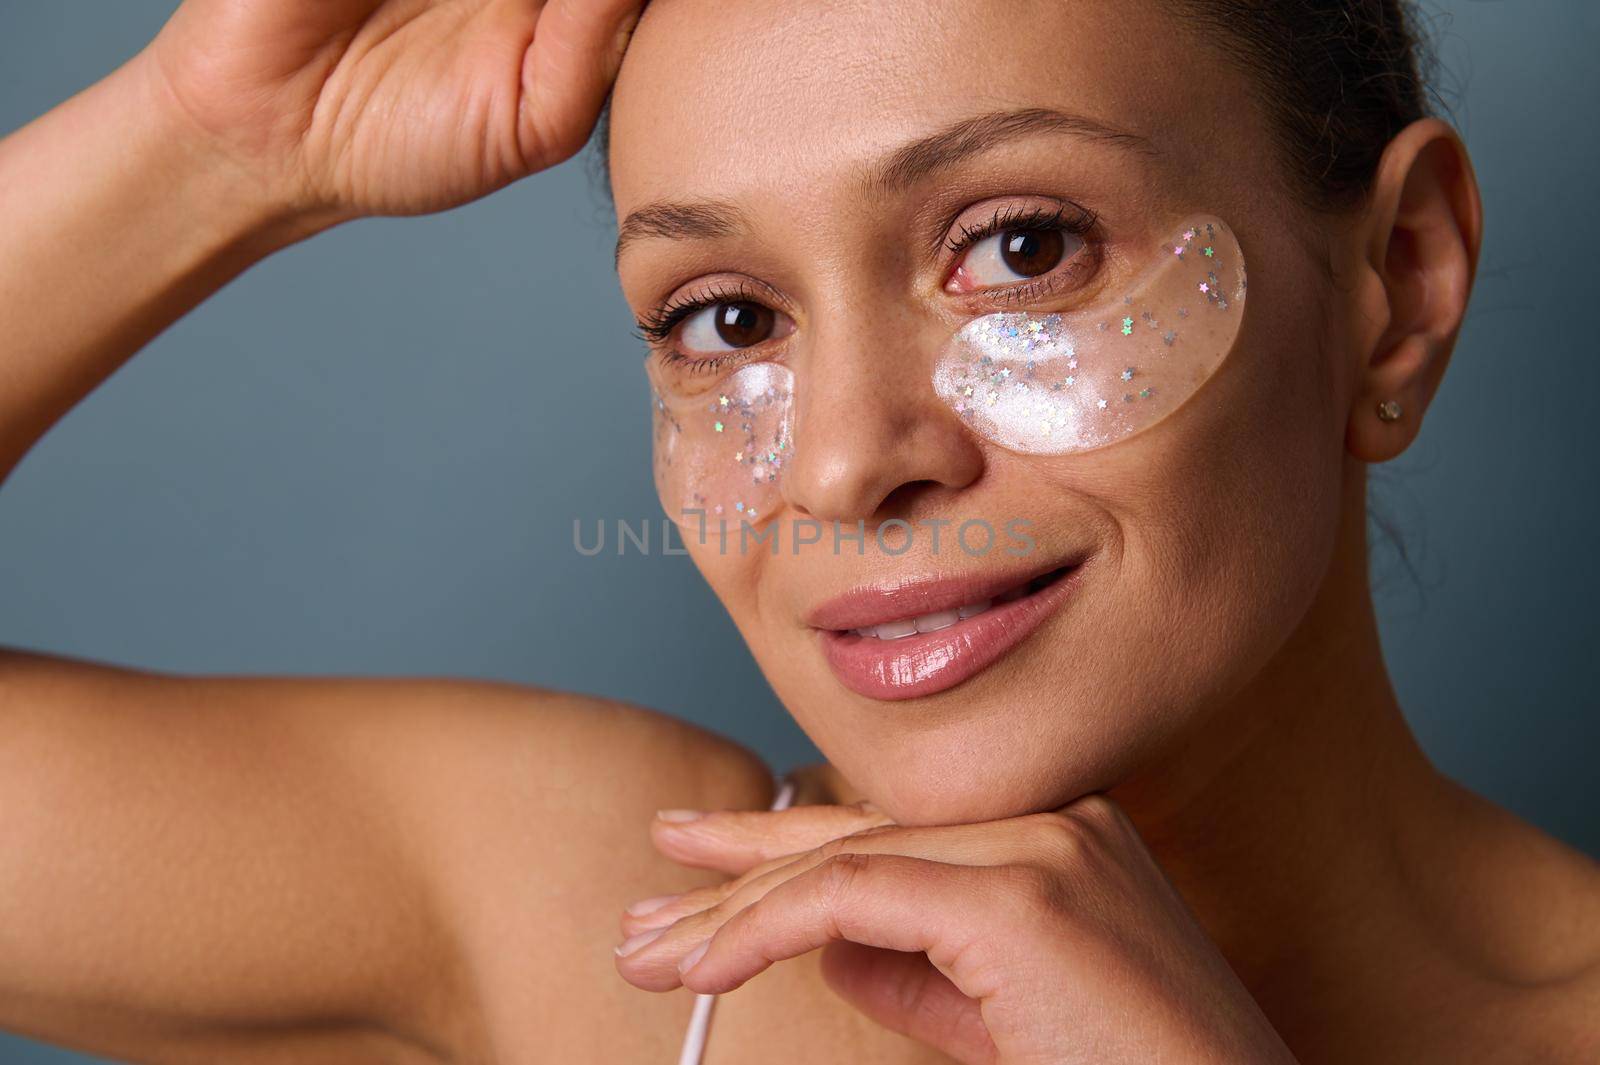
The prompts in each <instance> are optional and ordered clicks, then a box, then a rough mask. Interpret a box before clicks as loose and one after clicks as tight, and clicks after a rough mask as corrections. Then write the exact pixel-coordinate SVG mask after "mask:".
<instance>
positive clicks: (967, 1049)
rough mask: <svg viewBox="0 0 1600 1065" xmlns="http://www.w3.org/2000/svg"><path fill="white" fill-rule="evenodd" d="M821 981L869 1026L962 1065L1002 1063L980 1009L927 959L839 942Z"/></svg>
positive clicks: (826, 954) (828, 952) (825, 954)
mask: <svg viewBox="0 0 1600 1065" xmlns="http://www.w3.org/2000/svg"><path fill="white" fill-rule="evenodd" d="M822 979H823V981H824V982H826V983H827V985H828V986H829V987H831V988H832V989H833V990H834V993H835V994H837V995H838V996H839V997H840V998H842V999H844V1000H845V1001H846V1002H848V1003H850V1005H852V1006H854V1007H855V1008H856V1009H857V1010H860V1011H861V1013H862V1014H864V1015H865V1016H866V1017H867V1018H868V1019H869V1020H872V1021H875V1022H876V1023H878V1024H880V1025H882V1026H883V1027H885V1028H888V1029H889V1030H890V1031H894V1032H899V1033H900V1034H901V1035H903V1036H906V1037H908V1038H911V1039H914V1040H916V1041H917V1042H919V1043H923V1044H925V1045H927V1046H932V1047H938V1048H939V1049H940V1050H942V1051H944V1052H945V1053H946V1054H948V1055H950V1056H951V1057H953V1058H955V1059H956V1060H957V1061H959V1062H962V1065H993V1063H994V1062H995V1061H996V1060H997V1058H998V1057H999V1051H998V1049H997V1048H996V1047H995V1045H994V1040H993V1039H992V1038H990V1036H989V1028H988V1026H987V1025H985V1024H984V1023H983V1014H982V1012H981V1011H980V1010H979V1009H978V1006H977V1003H975V1002H974V1001H973V1000H972V999H970V998H968V997H967V996H966V995H963V994H962V993H961V991H960V989H959V988H957V987H956V985H955V984H952V983H951V982H950V978H949V977H947V976H945V975H944V973H941V972H940V971H939V970H938V969H935V968H934V967H933V964H932V963H931V962H929V961H928V957H927V955H925V954H914V953H911V952H910V951H899V950H882V949H880V948H878V947H867V946H862V945H861V944H860V943H852V942H850V941H849V940H848V939H841V940H838V941H837V942H834V943H829V944H828V945H827V946H826V947H824V948H823V949H822Z"/></svg>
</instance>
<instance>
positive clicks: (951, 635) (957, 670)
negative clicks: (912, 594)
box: [821, 566, 1082, 699]
mask: <svg viewBox="0 0 1600 1065" xmlns="http://www.w3.org/2000/svg"><path fill="white" fill-rule="evenodd" d="M1081 572H1082V567H1081V566H1078V567H1074V568H1073V569H1072V570H1071V571H1070V572H1068V573H1067V574H1065V575H1064V576H1062V577H1061V578H1060V579H1059V580H1057V581H1056V582H1055V583H1054V584H1051V585H1049V586H1048V587H1045V588H1042V589H1040V590H1039V591H1037V592H1034V593H1033V594H1032V595H1025V596H1023V597H1022V598H1021V599H1014V600H1012V601H1011V602H1009V603H998V604H996V605H995V606H992V607H990V608H989V609H988V610H985V611H984V612H983V613H981V614H978V615H977V616H975V617H970V618H965V619H963V620H961V621H958V622H956V623H955V624H954V625H951V626H950V627H948V628H944V629H939V630H938V631H936V632H919V633H918V634H917V635H915V636H906V637H904V638H902V639H899V640H880V639H876V638H875V637H872V636H859V635H857V634H856V633H853V632H836V631H831V630H830V631H825V632H823V633H822V634H821V635H822V653H823V655H824V657H826V658H827V660H828V665H829V666H830V667H831V668H832V669H833V674H834V676H836V677H838V678H839V682H840V683H841V684H843V685H844V686H845V687H846V688H849V689H850V690H851V691H853V692H855V693H856V694H857V695H865V696H867V697H868V698H870V699H916V698H918V697H920V696H924V695H933V694H935V693H936V692H942V691H945V690H947V689H949V688H954V687H955V686H956V685H957V684H960V683H961V682H962V681H964V680H966V679H967V678H968V677H971V676H974V675H975V674H977V673H979V672H981V671H982V670H984V669H987V668H988V667H989V666H990V665H993V664H994V663H995V662H997V661H999V660H1000V658H1001V657H1003V656H1004V655H1005V654H1006V652H1007V651H1010V650H1011V649H1012V648H1013V647H1015V646H1016V645H1017V644H1019V643H1021V642H1022V641H1023V640H1025V639H1027V637H1028V636H1029V634H1031V633H1032V632H1033V631H1034V630H1035V629H1037V628H1038V627H1039V626H1040V625H1042V624H1043V623H1044V621H1045V619H1046V618H1048V617H1049V616H1050V615H1051V614H1052V613H1054V612H1055V610H1056V608H1057V607H1059V606H1060V605H1061V604H1062V603H1063V602H1065V601H1066V599H1067V597H1068V596H1069V595H1071V594H1072V589H1073V587H1074V586H1075V585H1076V584H1077V583H1078V574H1079V573H1081Z"/></svg>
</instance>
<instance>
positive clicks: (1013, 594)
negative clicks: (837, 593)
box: [850, 582, 1031, 640]
mask: <svg viewBox="0 0 1600 1065" xmlns="http://www.w3.org/2000/svg"><path fill="white" fill-rule="evenodd" d="M1030 586H1031V582H1027V583H1023V584H1019V585H1017V586H1016V587H1015V588H1012V589H1011V590H1010V591H1006V592H1001V593H1000V594H999V595H997V596H995V597H994V598H993V599H983V600H980V601H978V602H976V603H968V604H967V605H966V606H964V607H961V608H960V609H958V610H941V611H939V612H937V613H934V614H923V615H922V616H921V617H915V618H902V619H901V620H899V621H890V622H886V623H884V624H882V625H870V626H868V627H867V628H864V629H851V630H850V631H851V632H854V633H855V634H856V635H857V636H871V637H874V638H875V639H879V640H903V639H905V638H906V637H907V636H915V635H916V634H917V633H919V632H938V631H939V630H940V629H948V628H949V627H950V626H951V625H954V624H955V623H956V622H958V621H965V620H966V619H967V618H975V617H977V616H978V615H979V614H982V613H983V612H984V611H986V610H988V609H990V608H991V607H993V606H994V605H995V604H996V603H1010V602H1014V601H1015V600H1018V599H1021V598H1022V597H1023V596H1025V595H1027V594H1028V592H1029V589H1030Z"/></svg>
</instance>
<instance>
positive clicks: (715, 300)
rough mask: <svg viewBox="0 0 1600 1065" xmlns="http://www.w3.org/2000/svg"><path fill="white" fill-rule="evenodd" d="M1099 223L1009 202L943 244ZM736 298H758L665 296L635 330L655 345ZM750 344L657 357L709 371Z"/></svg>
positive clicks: (1089, 215) (745, 288) (1080, 229)
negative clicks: (694, 317) (705, 312)
mask: <svg viewBox="0 0 1600 1065" xmlns="http://www.w3.org/2000/svg"><path fill="white" fill-rule="evenodd" d="M1098 223H1099V216H1098V215H1097V214H1096V213H1095V212H1093V211H1091V210H1089V209H1088V208H1086V207H1080V206H1078V205H1077V204H1072V205H1071V206H1070V208H1069V207H1067V206H1063V205H1057V206H1055V207H1038V206H1030V207H1017V206H1015V205H1011V206H1007V207H1000V208H997V209H996V210H995V213H994V215H993V217H991V218H990V219H989V220H988V221H987V222H982V223H980V224H978V225H976V226H972V227H968V226H962V227H961V232H960V233H959V234H958V235H957V236H954V237H951V238H949V239H948V240H946V241H944V246H945V248H947V249H948V250H949V251H950V253H951V254H952V255H960V254H961V253H962V252H963V251H965V250H966V249H968V248H970V247H972V245H974V244H976V243H977V242H978V241H980V240H983V239H984V238H986V237H991V236H993V235H994V234H996V233H1000V232H1004V231H1005V230H1009V229H1044V230H1049V229H1058V230H1061V231H1062V232H1064V233H1071V234H1072V235H1073V236H1075V237H1087V236H1088V235H1089V234H1090V233H1092V232H1094V229H1095V227H1096V226H1097V225H1098ZM1062 277H1063V274H1062V272H1059V271H1053V272H1051V273H1050V274H1048V275H1045V276H1043V277H1041V278H1038V279H1036V280H1033V281H1027V282H1020V283H1018V284H1016V285H1009V286H1006V287H1005V288H1004V289H1003V290H1001V289H996V290H993V292H994V294H995V295H998V296H999V297H1000V298H1002V299H1005V300H1026V299H1031V298H1036V297H1038V296H1042V295H1047V294H1049V293H1050V292H1052V291H1054V289H1055V287H1056V286H1057V285H1058V284H1059V282H1060V281H1061V279H1062ZM739 302H759V300H758V299H757V296H756V289H755V287H754V286H752V285H750V284H748V283H745V282H739V283H737V284H734V285H725V284H721V283H719V284H718V285H714V286H713V287H712V288H710V289H708V290H706V291H704V292H701V293H699V294H696V295H694V296H688V297H683V298H675V299H672V300H669V301H668V302H667V303H665V304H663V305H662V306H660V307H657V308H654V309H653V310H651V311H649V312H647V313H646V314H645V315H644V316H643V317H641V318H640V319H639V320H638V321H637V322H636V325H637V326H638V330H637V332H636V334H635V335H636V336H637V337H638V338H639V339H640V340H642V341H644V342H645V343H647V344H650V345H652V346H657V347H659V346H660V345H662V344H665V343H666V342H667V340H668V339H669V338H670V337H671V336H672V331H673V330H674V329H676V328H677V327H678V323H680V322H682V321H684V320H685V319H686V318H689V317H690V316H692V315H694V314H697V313H698V312H700V311H702V310H704V309H705V308H707V307H712V306H715V305H717V304H719V303H739ZM748 350H749V349H737V350H734V351H729V352H728V353H727V354H725V355H707V356H695V357H690V356H686V355H684V354H683V353H682V352H680V351H677V350H674V349H662V351H661V357H662V358H663V359H664V360H665V361H667V362H668V363H671V364H673V365H675V366H681V367H684V368H687V369H689V370H691V371H693V372H696V373H709V372H711V371H713V370H716V369H717V368H718V367H720V366H722V365H723V364H724V363H726V362H727V361H728V360H729V359H730V358H743V357H744V353H745V352H746V351H748Z"/></svg>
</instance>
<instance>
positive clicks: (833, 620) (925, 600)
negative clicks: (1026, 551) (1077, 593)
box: [805, 558, 1082, 630]
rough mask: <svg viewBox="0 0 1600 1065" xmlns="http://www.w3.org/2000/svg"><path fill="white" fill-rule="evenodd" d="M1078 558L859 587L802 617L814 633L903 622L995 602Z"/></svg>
mask: <svg viewBox="0 0 1600 1065" xmlns="http://www.w3.org/2000/svg"><path fill="white" fill-rule="evenodd" d="M1081 561H1082V560H1081V559H1079V558H1072V559H1057V560H1056V561H1053V562H1044V563H1040V564H1037V565H1034V566H1032V567H1031V568H1028V569H1012V570H1007V571H1005V572H1003V573H984V574H972V575H969V576H964V577H913V578H910V579H909V580H904V581H895V582H892V583H883V584H871V585H863V586H861V587H859V588H854V589H851V590H850V591H848V592H845V593H844V594H843V595H840V596H836V597H834V598H833V599H829V600H828V601H827V602H825V603H822V604H820V605H818V606H817V607H815V608H814V609H812V610H811V612H810V613H808V614H807V615H806V616H805V623H806V624H807V625H809V626H811V627H812V628H814V629H839V630H847V629H865V628H870V627H872V626H873V625H883V624H885V623H887V622H890V621H899V620H901V619H902V618H915V617H921V616H923V615H924V614H937V613H940V612H941V611H945V610H955V609H958V608H959V607H963V606H967V605H968V604H971V603H981V602H983V601H984V600H986V599H993V598H995V597H996V596H998V595H999V594H1000V593H1001V592H1006V591H1010V590H1011V589H1012V588H1015V587H1017V585H1019V584H1026V583H1028V582H1029V581H1031V580H1033V579H1034V578H1036V577H1042V576H1044V575H1045V574H1047V573H1053V572H1055V571H1056V570H1058V569H1067V568H1071V567H1073V566H1076V565H1078V564H1079V563H1080V562H1081Z"/></svg>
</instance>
